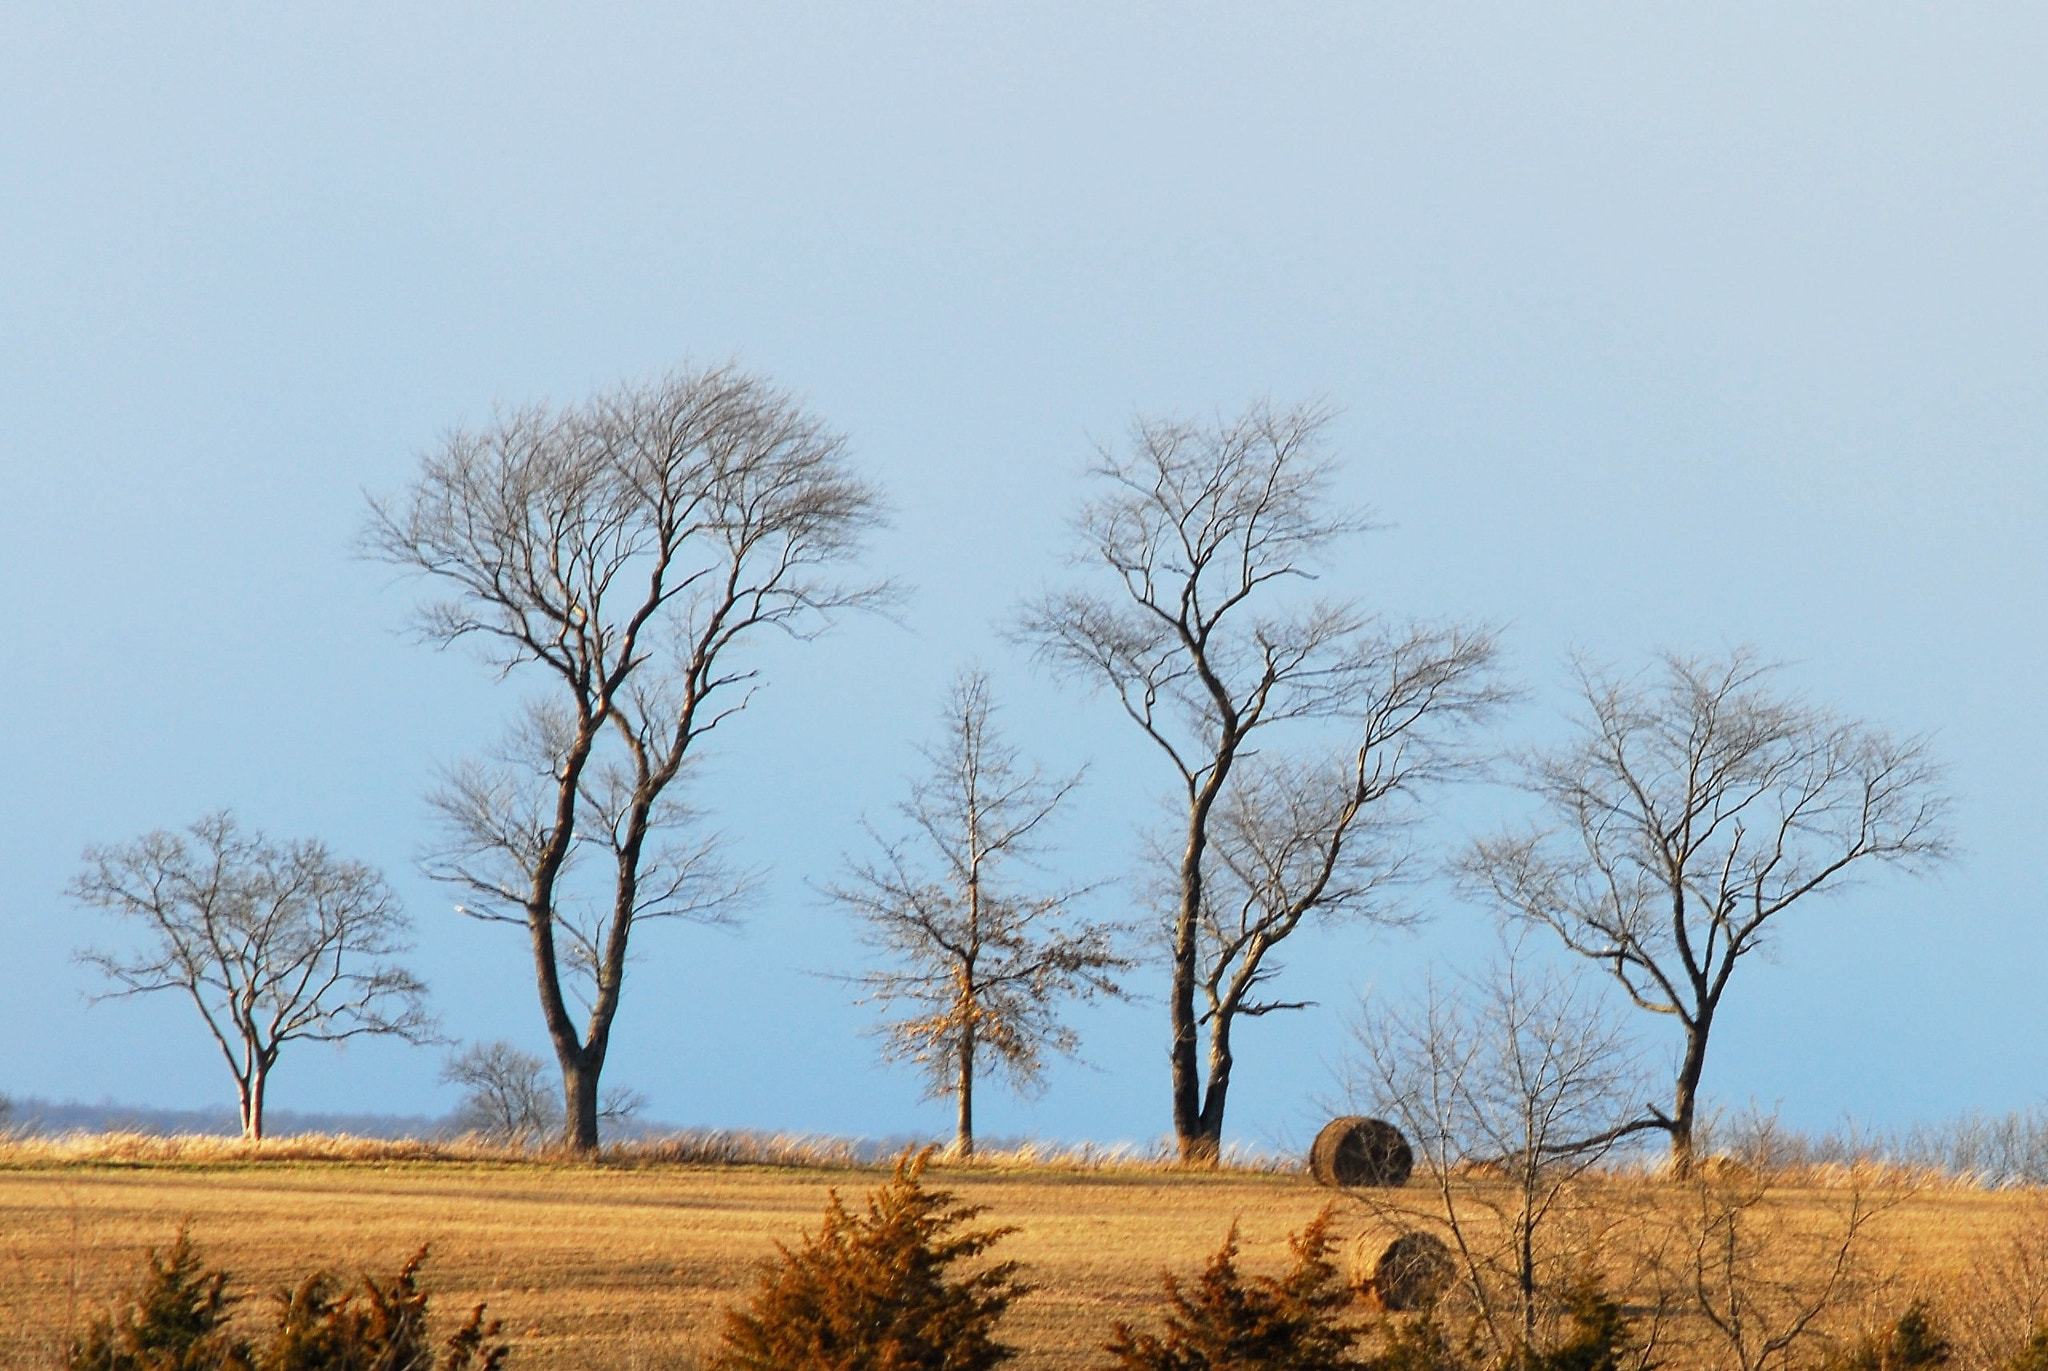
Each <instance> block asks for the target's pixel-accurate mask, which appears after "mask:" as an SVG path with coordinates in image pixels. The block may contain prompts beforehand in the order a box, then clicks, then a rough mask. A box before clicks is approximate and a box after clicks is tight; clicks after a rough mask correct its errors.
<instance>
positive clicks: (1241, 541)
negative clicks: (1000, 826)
mask: <svg viewBox="0 0 2048 1371" xmlns="http://www.w3.org/2000/svg"><path fill="white" fill-rule="evenodd" d="M1331 417H1332V416H1331V413H1330V411H1329V410H1327V409H1325V408H1323V407H1321V406H1316V405H1306V406H1301V407H1297V408H1294V409H1285V410H1282V409H1275V408H1274V407H1272V406H1270V405H1266V404H1256V405H1253V406H1252V407H1251V408H1250V409H1248V410H1247V411H1245V413H1244V414H1242V415H1241V416H1239V417H1237V418H1235V419H1231V420H1225V421H1218V422H1214V423H1201V422H1187V421H1178V420H1171V421H1169V420H1151V419H1141V420H1139V421H1138V423H1137V424H1136V426H1135V427H1134V429H1133V431H1132V435H1131V440H1130V443H1129V446H1128V449H1127V451H1124V452H1112V451H1104V452H1103V453H1102V454H1101V460H1100V462H1099V463H1098V465H1097V466H1096V468H1095V470H1094V472H1093V475H1094V478H1095V482H1096V486H1097V489H1098V491H1099V493H1098V494H1097V495H1096V497H1095V498H1094V499H1093V500H1091V501H1090V502H1089V503H1088V504H1086V505H1085V506H1084V507H1083V508H1082V511H1081V514H1080V517H1079V519H1078V520H1077V531H1078V534H1079V538H1080V543H1081V547H1080V552H1079V560H1080V561H1081V562H1082V563H1083V564H1085V565H1090V566H1092V567H1094V568H1096V569H1097V570H1098V572H1099V573H1103V574H1104V576H1105V578H1106V582H1107V584H1106V585H1105V586H1104V587H1103V588H1100V589H1075V590H1070V591H1066V592H1061V593H1056V594H1052V595H1048V596H1046V597H1044V598H1043V599H1041V600H1040V601H1038V602H1037V603H1036V604H1034V605H1032V606H1031V607H1030V608H1029V609H1028V610H1027V611H1026V615H1025V621H1024V634H1025V636H1026V637H1027V639H1029V640H1030V641H1031V642H1032V643H1033V644H1034V645H1035V646H1036V647H1037V649H1038V651H1039V653H1040V655H1041V657H1042V658H1043V659H1044V660H1046V661H1048V662H1050V663H1052V664H1053V665H1054V666H1055V667H1057V668H1060V669H1062V670H1064V671H1066V672H1068V673H1070V674H1072V675H1075V676H1077V677H1079V678H1080V679H1082V680H1085V681H1087V682H1089V683H1090V684H1093V685H1095V686H1098V687H1101V688H1104V689H1106V690H1107V691H1108V692H1109V693H1110V695H1111V696H1112V697H1113V698H1114V699H1115V700H1116V701H1117V702H1118V704H1119V705H1120V706H1121V707H1122V708H1123V710H1124V713H1125V714H1126V715H1127V716H1128V717H1129V718H1130V720H1131V721H1132V723H1134V724H1135V725H1136V726H1137V727H1138V728H1139V729H1141V730H1142V731H1143V732H1144V734H1145V736H1146V737H1147V738H1149V739H1150V740H1151V742H1152V743H1153V744H1154V745H1156V746H1157V748H1158V749H1159V751H1160V752H1161V753H1162V754H1163V755H1164V756H1165V757H1166V759H1167V761H1168V763H1169V764H1170V765H1171V767H1172V768H1173V772H1174V775H1175V777H1176V779H1177V782H1178V784H1177V786H1176V799H1175V807H1176V810H1177V811H1179V812H1180V813H1181V814H1182V815H1183V816H1184V817H1183V818H1181V819H1178V820H1177V821H1176V823H1175V829H1176V831H1175V832H1174V833H1172V834H1171V835H1169V836H1167V837H1166V838H1164V840H1163V841H1162V842H1161V843H1160V844H1159V851H1160V852H1161V853H1162V854H1163V855H1162V857H1161V859H1160V861H1159V863H1158V866H1159V869H1160V870H1161V872H1162V874H1164V875H1165V876H1166V879H1164V880H1162V881H1161V882H1159V884H1160V885H1161V887H1162V888H1163V889H1165V890H1166V891H1167V892H1168V893H1167V898H1166V900H1165V904H1166V909H1165V911H1164V915H1165V919H1164V922H1165V924H1166V926H1167V943H1168V946H1169V948H1170V958H1171V963H1172V989H1171V993H1170V995H1169V1006H1170V1011H1171V1015H1172V1031H1173V1042H1172V1069H1173V1114H1174V1128H1175V1131H1176V1133H1177V1134H1178V1136H1179V1139H1180V1145H1181V1150H1182V1154H1183V1155H1184V1156H1185V1157H1187V1158H1189V1159H1191V1160H1204V1159H1210V1158H1213V1157H1214V1156H1215V1155H1216V1151H1217V1148H1218V1147H1219V1145H1220V1142H1221V1138H1222V1127H1223V1111H1224V1103H1225V1098H1226V1095H1227V1092H1228V1089H1229V1083H1230V1072H1231V1065H1232V1049H1231V1029H1232V1027H1233V1025H1234V1023H1235V1021H1236V1019H1237V1018H1238V1017H1239V1016H1240V1015H1247V1016H1249V1015H1257V1014H1262V1013H1266V1012H1270V1011H1272V1010H1275V1009H1282V1008H1291V1007H1295V1006H1294V1005H1291V1004H1290V1003H1288V1002H1287V1001H1284V1000H1280V999H1277V998H1275V997H1273V996H1272V995H1271V994H1270V993H1268V990H1267V988H1266V985H1267V982H1269V981H1270V980H1271V978H1272V976H1273V974H1274V972H1275V970H1276V966H1275V964H1274V962H1273V961H1272V960H1271V956H1270V954H1271V952H1272V950H1273V948H1274V947H1275V946H1276V945H1277V944H1278V943H1280V942H1281V941H1283V940H1284V939H1286V938H1287V937H1288V936H1289V935H1291V934H1292V933H1293V932H1294V931H1295V930H1296V929H1297V928H1299V927H1300V926H1301V925H1302V924H1303V922H1304V921H1306V920H1309V919H1312V918H1319V917H1330V916H1334V915H1338V914H1350V915H1353V916H1356V917H1361V918H1367V919H1386V918H1388V917H1390V916H1391V915H1392V913H1393V911H1392V910H1391V909H1390V907H1389V906H1388V905H1387V904H1386V903H1385V902H1384V901H1383V900H1381V899H1378V898H1375V896H1376V895H1378V894H1380V893H1383V892H1384V889H1385V887H1386V886H1387V884H1388V883H1389V881H1390V880H1391V878H1392V877H1393V876H1394V875H1396V874H1397V873H1398V868H1399V863H1398V852H1399V846H1398V844H1396V843H1394V842H1392V841H1391V838H1392V836H1393V834H1394V833H1395V831H1396V830H1397V829H1398V827H1399V823H1400V820H1401V818H1402V816H1403V808H1402V803H1401V802H1403V801H1405V800H1407V799H1409V798H1410V797H1412V795H1413V794H1414V792H1415V791H1416V790H1417V789H1418V788H1420V787H1421V786H1423V785H1424V784H1425V783H1427V782H1429V781H1432V780H1435V779H1438V778H1441V777H1442V776H1444V775H1446V774H1447V773H1448V772H1450V771H1451V770H1453V769H1455V767H1456V766H1457V765H1458V764H1459V763H1460V762H1461V761H1462V760H1463V754H1462V753H1461V751H1460V748H1459V743H1460V741H1461V739H1462V738H1463V737H1464V735H1465V733H1466V730H1467V729H1468V728H1469V727H1470V726H1471V725H1472V724H1473V723H1475V722H1476V721H1477V720H1479V719H1480V718H1482V717H1483V716H1484V715H1485V714H1486V713H1487V712H1488V711H1489V710H1490V709H1491V708H1492V707H1493V706H1494V705H1495V704H1497V703H1498V702H1499V701H1500V700H1501V699H1502V698H1503V692H1502V690H1501V688H1500V686H1499V684H1498V683H1497V682H1496V680H1495V679H1494V676H1493V674H1492V668H1493V661H1494V642H1493V637H1492V635H1491V634H1490V633H1488V632H1486V631H1484V630H1481V629H1475V628H1471V627H1468V626H1464V625H1458V624H1448V625H1435V624H1396V623H1389V622H1385V621H1382V620H1379V619H1376V618H1373V617H1371V616H1369V615H1366V614H1364V613H1362V612H1361V611H1359V610H1358V609H1357V607H1356V606H1354V605H1353V604H1352V603H1351V602H1350V601H1349V600H1346V599H1342V598H1337V597H1328V596H1317V595H1313V594H1310V593H1308V587H1309V585H1310V583H1311V582H1312V581H1313V580H1314V577H1315V572H1316V571H1317V569H1318V566H1319V564H1320V562H1321V560H1322V559H1323V558H1324V557H1325V556H1326V555H1327V554H1328V553H1329V552H1330V551H1331V550H1332V549H1333V547H1334V546H1335V545H1337V544H1338V543H1340V542H1342V541H1343V540H1345V539H1346V538H1348V537H1349V536H1350V535H1352V534H1355V533H1358V532H1361V531H1362V530H1364V529H1366V528H1367V527H1369V524H1368V521H1367V520H1366V519H1365V518H1364V517H1363V516H1361V515H1358V514H1354V513H1351V512H1348V511H1345V510H1344V509H1343V508H1342V507H1341V506H1339V505H1338V504H1337V503H1336V501H1335V500H1334V498H1333V494H1332V485H1333V481H1334V475H1335V462H1334V459H1333V458H1332V456H1331V455H1330V453H1329V451H1328V447H1327V429H1328V427H1329V423H1330V420H1331ZM1290 731H1291V732H1293V733H1294V734H1295V735H1296V736H1297V737H1298V738H1299V739H1301V740H1303V742H1304V743H1305V744H1306V748H1307V750H1306V751H1305V752H1300V751H1298V753H1297V754H1288V753H1282V752H1280V751H1277V750H1276V748H1277V746H1278V745H1279V743H1280V741H1281V738H1282V737H1283V736H1285V734H1286V733H1287V732H1290ZM1269 734H1271V735H1273V736H1271V737H1269V736H1268V735H1269ZM1182 806H1184V808H1182ZM1198 987H1199V990H1200V994H1201V995H1202V997H1203V999H1204V1001H1205V1004H1204V1006H1203V1007H1202V1009H1201V1010H1199V1011H1198V1009H1197V992H1198ZM1204 1027H1206V1029H1207V1032H1208V1036H1209V1052H1208V1071H1207V1077H1206V1083H1205V1080H1204V1077H1203V1075H1202V1073H1201V1071H1200V1069H1199V1063H1198V1038H1199V1036H1200V1033H1201V1031H1202V1029H1203V1028H1204Z"/></svg>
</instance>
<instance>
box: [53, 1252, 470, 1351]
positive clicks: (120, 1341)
mask: <svg viewBox="0 0 2048 1371" xmlns="http://www.w3.org/2000/svg"><path fill="white" fill-rule="evenodd" d="M426 1255H427V1253H426V1249H425V1248H424V1247H423V1248H421V1249H420V1250H419V1251H418V1252H417V1253H415V1254H414V1255H413V1258H412V1260H410V1261H408V1262H407V1263H406V1264H405V1266H404V1268H403V1269H402V1270H400V1272H399V1273H398V1275H397V1276H396V1277H394V1278H392V1279H391V1280H388V1281H379V1280H377V1279H375V1278H374V1277H371V1276H367V1275H366V1276H364V1277H362V1279H361V1281H360V1283H359V1284H358V1285H357V1286H356V1287H355V1288H353V1289H343V1288H342V1285H341V1283H340V1282H339V1281H338V1280H336V1279H335V1277H334V1276H333V1275H331V1274H329V1273H328V1272H324V1271H321V1272H316V1273H314V1274H313V1275H311V1276H309V1277H307V1278H306V1279H305V1280H303V1281H301V1282H300V1283H299V1284H298V1285H297V1286H296V1287H295V1288H293V1289H291V1290H289V1291H285V1292H281V1293H280V1294H279V1295H278V1297H277V1300H276V1310H275V1317H276V1326H275V1328H274V1329H273V1331H272V1333H271V1335H270V1337H269V1338H268V1339H267V1340H265V1341H263V1342H261V1343H252V1342H251V1341H249V1340H248V1339H246V1338H243V1337H240V1336H237V1335H236V1334H235V1333H234V1331H233V1330H232V1329H231V1328H230V1326H229V1324H230V1319H231V1316H232V1314H233V1312H234V1306H235V1305H236V1304H238V1303H239V1302H240V1299H241V1297H240V1296H235V1295H230V1294H228V1293H227V1285H228V1280H229V1276H228V1273H227V1272H225V1271H221V1270H217V1269H208V1268H207V1267H206V1266H205V1265H204V1263H203V1262H202V1261H201V1260H200V1257H199V1254H198V1252H197V1250H196V1249H194V1247H193V1246H192V1243H191V1240H190V1237H189V1235H188V1234H187V1233H186V1231H185V1230H184V1229H180V1230H179V1231H178V1239H177V1241H176V1243H174V1244H173V1245H172V1247H171V1250H170V1252H169V1253H168V1254H167V1255H164V1256H159V1255H158V1254H157V1253H156V1252H154V1251H152V1252H151V1253H150V1254H149V1274H148V1275H147V1276H146V1277H145V1278H144V1279H143V1281H142V1283H141V1284H140V1286H139V1287H138V1288H137V1289H135V1290H134V1291H132V1292H130V1293H129V1294H128V1295H127V1296H126V1297H124V1299H123V1300H122V1301H121V1302H120V1304H119V1306H118V1307H116V1308H114V1309H110V1310H108V1311H106V1312H105V1313H103V1314H102V1315H101V1316H100V1317H98V1318H96V1319H94V1320H93V1321H92V1323H91V1324H90V1325H89V1326H88V1328H87V1330H86V1332H85V1335H84V1336H83V1337H81V1338H79V1339H78V1340H77V1341H76V1342H75V1343H73V1345H72V1347H71V1349H70V1352H69V1354H68V1355H67V1356H66V1357H65V1359H64V1366H65V1371H500V1368H501V1367H502V1366H503V1365H504V1362H505V1358H506V1356H507V1355H508V1353H509V1348H507V1347H506V1346H504V1345H503V1344H498V1345H489V1342H488V1340H489V1339H491V1338H493V1337H496V1336H497V1333H498V1325H497V1324H496V1323H495V1322H493V1323H488V1324H487V1323H485V1322H484V1306H483V1305H481V1304H479V1305H478V1306H476V1308H475V1309H474V1310H472V1311H471V1312H470V1315H469V1319H468V1320H467V1322H465V1323H464V1324H463V1325H462V1326H461V1327H460V1328H459V1329H457V1330H456V1331H455V1333H454V1334H453V1335H452V1336H451V1337H449V1338H448V1339H447V1341H446V1342H445V1343H444V1344H443V1346H442V1355H441V1357H440V1358H439V1359H438V1360H437V1359H436V1358H435V1356H434V1346H433V1343H432V1342H431V1341H430V1339H429V1337H428V1333H427V1294H426V1292H425V1291H424V1290H422V1289H420V1287H419V1281H418V1276H419V1268H420V1264H421V1263H422V1262H424V1261H425V1260H426Z"/></svg>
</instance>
